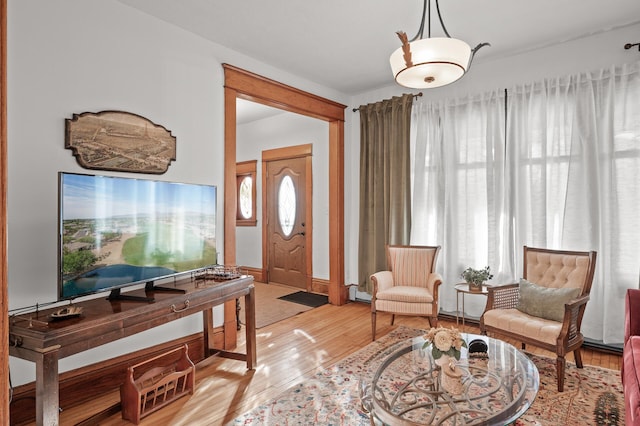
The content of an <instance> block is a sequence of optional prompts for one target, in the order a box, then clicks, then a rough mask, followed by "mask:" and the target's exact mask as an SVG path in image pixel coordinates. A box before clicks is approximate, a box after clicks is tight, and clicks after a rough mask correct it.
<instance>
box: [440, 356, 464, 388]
mask: <svg viewBox="0 0 640 426" xmlns="http://www.w3.org/2000/svg"><path fill="white" fill-rule="evenodd" d="M440 387H441V388H442V389H443V390H444V391H445V392H447V393H449V394H450V395H453V396H457V395H461V394H462V390H463V386H462V370H461V369H460V367H458V365H457V364H456V363H455V362H451V363H450V364H448V365H445V366H443V367H442V371H441V373H440Z"/></svg>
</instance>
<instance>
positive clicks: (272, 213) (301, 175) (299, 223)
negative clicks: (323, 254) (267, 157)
mask: <svg viewBox="0 0 640 426" xmlns="http://www.w3.org/2000/svg"><path fill="white" fill-rule="evenodd" d="M309 178H310V177H309ZM266 187H267V206H266V208H267V236H268V250H269V260H268V263H269V265H268V268H269V280H270V281H273V282H277V283H281V284H286V285H290V286H294V287H298V288H301V289H304V290H310V289H309V288H308V285H307V280H308V278H309V277H308V274H307V262H308V259H307V250H306V241H307V226H308V224H306V223H305V220H306V219H305V218H306V217H307V212H306V208H307V195H308V194H307V193H306V192H307V158H305V157H298V158H289V159H284V160H274V161H269V162H268V163H267V185H266Z"/></svg>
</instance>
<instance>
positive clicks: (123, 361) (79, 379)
mask: <svg viewBox="0 0 640 426" xmlns="http://www.w3.org/2000/svg"><path fill="white" fill-rule="evenodd" d="M223 339H224V333H223V332H222V327H219V328H216V329H215V331H214V335H213V342H214V346H215V347H222V345H223V343H224V342H223ZM184 344H187V345H188V346H189V358H191V360H192V361H193V362H194V363H198V362H199V361H202V360H203V359H204V342H203V334H202V333H196V334H192V335H190V336H185V337H182V338H180V339H176V340H173V341H170V342H166V343H162V344H160V345H156V346H153V347H150V348H146V349H143V350H140V351H137V352H132V353H130V354H125V355H121V356H119V357H116V358H112V359H109V360H106V361H103V362H99V363H96V364H92V365H88V366H85V367H81V368H78V369H75V370H71V371H67V372H64V373H61V374H60V378H59V383H60V384H59V392H58V395H59V398H60V409H61V410H64V409H66V408H70V407H73V406H76V405H79V404H83V403H85V402H87V401H89V400H91V399H94V398H96V397H97V396H99V395H103V394H105V393H108V392H112V391H114V390H117V389H119V388H120V385H121V384H122V383H123V382H124V379H125V377H126V373H127V368H128V367H129V366H130V365H133V364H137V363H139V362H141V361H143V360H145V359H149V358H151V357H153V356H155V355H159V354H161V353H164V352H166V351H168V350H170V349H173V348H176V347H179V346H182V345H184ZM34 368H35V367H34ZM35 388H36V386H35V382H32V383H27V384H24V385H20V386H17V387H15V388H14V389H13V397H12V400H11V404H10V419H11V425H21V424H27V423H32V422H33V421H35V412H36V406H35V394H36V392H35ZM93 414H95V413H87V417H89V416H91V415H93Z"/></svg>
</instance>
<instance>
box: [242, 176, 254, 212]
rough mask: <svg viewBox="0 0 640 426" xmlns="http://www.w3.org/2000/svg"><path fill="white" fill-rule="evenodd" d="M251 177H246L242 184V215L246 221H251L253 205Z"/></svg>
mask: <svg viewBox="0 0 640 426" xmlns="http://www.w3.org/2000/svg"><path fill="white" fill-rule="evenodd" d="M252 184H253V182H252V181H251V176H246V177H245V178H244V179H242V182H241V183H240V214H241V215H242V217H243V218H245V219H251V216H252V215H253V205H252V203H251V187H252Z"/></svg>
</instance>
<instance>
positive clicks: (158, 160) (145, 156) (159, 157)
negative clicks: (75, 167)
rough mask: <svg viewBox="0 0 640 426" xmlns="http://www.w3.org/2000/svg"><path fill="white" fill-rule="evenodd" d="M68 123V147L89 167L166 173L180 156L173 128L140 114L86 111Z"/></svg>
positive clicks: (81, 162) (66, 143)
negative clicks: (177, 151)
mask: <svg viewBox="0 0 640 426" xmlns="http://www.w3.org/2000/svg"><path fill="white" fill-rule="evenodd" d="M65 122H66V136H65V143H64V147H65V148H67V149H71V150H72V151H73V155H74V156H75V157H76V160H77V161H78V164H80V165H81V166H82V167H84V168H86V169H96V170H111V171H118V172H136V173H155V174H162V173H165V172H166V171H167V169H168V168H169V164H170V163H171V161H172V160H175V159H176V138H175V137H174V136H173V135H171V131H169V130H167V129H165V128H164V127H163V126H161V125H159V124H155V123H153V122H151V121H150V120H148V119H146V118H144V117H142V116H139V115H137V114H132V113H129V112H123V111H101V112H98V113H92V112H84V113H82V114H73V118H72V119H66V120H65Z"/></svg>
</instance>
